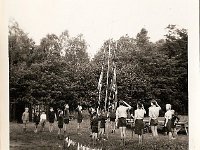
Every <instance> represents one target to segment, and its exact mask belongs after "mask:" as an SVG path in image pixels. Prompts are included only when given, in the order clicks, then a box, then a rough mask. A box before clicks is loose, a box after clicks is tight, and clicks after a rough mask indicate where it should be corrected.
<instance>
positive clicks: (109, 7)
mask: <svg viewBox="0 0 200 150" xmlns="http://www.w3.org/2000/svg"><path fill="white" fill-rule="evenodd" d="M188 4H189V2H188V1H187V0H175V1H174V0H168V1H163V0H154V1H145V0H136V1H132V0H125V1H116V0H110V1H107V0H99V1H98V0H84V1H80V0H59V1H56V0H42V1H41V0H34V1H33V0H18V1H12V0H10V1H8V15H9V19H14V20H15V21H17V22H18V23H19V25H20V27H21V28H22V29H23V30H24V31H25V32H27V33H29V37H31V38H33V39H34V41H36V43H37V44H39V43H40V40H41V39H42V37H45V36H46V34H48V33H55V34H56V35H59V34H61V32H63V31H64V30H68V31H69V33H70V35H72V36H76V35H78V34H83V36H84V38H85V39H86V41H87V44H88V53H89V55H90V56H93V55H94V54H95V53H96V52H97V51H98V50H99V48H100V47H101V45H102V43H103V42H104V41H105V40H107V39H108V38H114V39H119V37H121V36H122V35H126V34H128V35H129V36H132V37H135V36H136V34H137V33H138V32H139V31H140V29H141V28H146V29H147V30H148V34H149V37H150V41H153V42H155V41H157V40H159V39H161V38H164V35H165V34H166V30H165V28H166V26H167V25H168V24H176V25H178V26H180V27H181V28H186V29H187V28H188V21H187V20H188V16H189V15H188Z"/></svg>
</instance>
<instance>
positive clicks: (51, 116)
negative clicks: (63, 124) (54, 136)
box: [49, 107, 56, 132]
mask: <svg viewBox="0 0 200 150" xmlns="http://www.w3.org/2000/svg"><path fill="white" fill-rule="evenodd" d="M55 120H56V114H55V112H54V110H53V107H50V111H49V132H52V131H53V124H54V121H55Z"/></svg>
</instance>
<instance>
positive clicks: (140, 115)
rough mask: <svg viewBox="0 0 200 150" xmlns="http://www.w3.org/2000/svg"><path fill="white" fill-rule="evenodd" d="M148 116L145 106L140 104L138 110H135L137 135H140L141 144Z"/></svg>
mask: <svg viewBox="0 0 200 150" xmlns="http://www.w3.org/2000/svg"><path fill="white" fill-rule="evenodd" d="M145 114H146V110H145V109H144V106H143V104H142V103H140V102H138V104H137V109H136V110H135V117H134V122H135V134H138V139H139V144H142V137H143V136H142V135H143V129H144V122H143V119H144V115H145Z"/></svg>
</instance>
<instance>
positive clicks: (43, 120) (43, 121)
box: [40, 111, 47, 131]
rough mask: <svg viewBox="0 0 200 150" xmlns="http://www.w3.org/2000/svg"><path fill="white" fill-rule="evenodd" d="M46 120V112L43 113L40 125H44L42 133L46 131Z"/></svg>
mask: <svg viewBox="0 0 200 150" xmlns="http://www.w3.org/2000/svg"><path fill="white" fill-rule="evenodd" d="M46 120H47V115H46V114H45V111H42V114H41V116H40V123H41V125H42V131H44V127H45V124H46Z"/></svg>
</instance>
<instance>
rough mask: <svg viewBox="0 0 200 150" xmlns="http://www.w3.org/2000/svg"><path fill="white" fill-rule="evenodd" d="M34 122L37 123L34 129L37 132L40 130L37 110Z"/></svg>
mask: <svg viewBox="0 0 200 150" xmlns="http://www.w3.org/2000/svg"><path fill="white" fill-rule="evenodd" d="M34 123H35V130H34V132H35V133H37V131H38V124H39V123H40V115H39V111H36V113H35V116H34Z"/></svg>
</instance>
